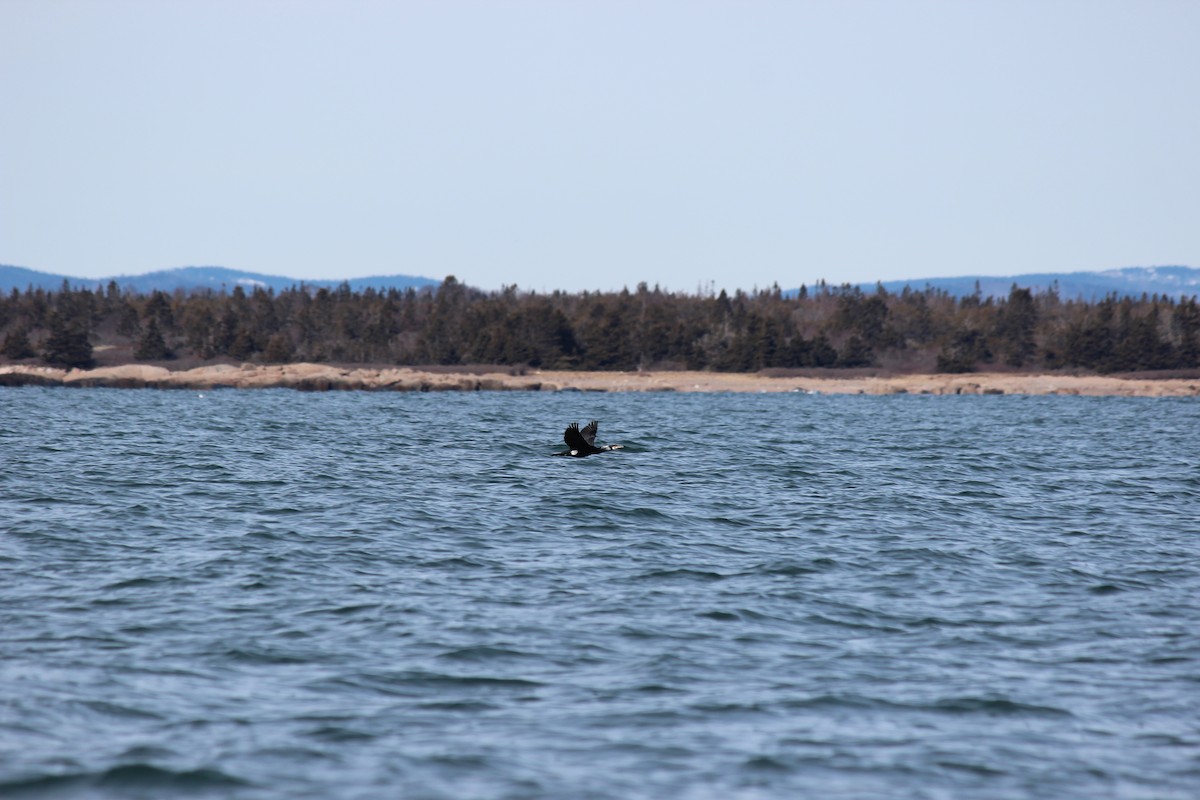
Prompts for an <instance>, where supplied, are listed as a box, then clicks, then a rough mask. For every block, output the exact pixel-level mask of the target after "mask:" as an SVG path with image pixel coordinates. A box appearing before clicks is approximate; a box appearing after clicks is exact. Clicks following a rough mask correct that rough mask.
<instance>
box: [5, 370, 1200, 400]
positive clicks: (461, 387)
mask: <svg viewBox="0 0 1200 800" xmlns="http://www.w3.org/2000/svg"><path fill="white" fill-rule="evenodd" d="M0 386H66V387H105V388H119V389H143V388H145V389H194V390H210V389H223V388H230V389H275V388H286V389H296V390H300V391H334V390H363V391H396V392H434V391H467V392H471V391H585V392H624V391H634V392H812V393H823V394H825V393H827V394H870V395H882V394H936V395H946V394H1030V395H1053V394H1058V395H1088V396H1122V397H1200V378H1186V379H1178V378H1175V379H1162V380H1157V379H1140V378H1122V377H1111V376H1099V375H1060V374H1011V373H968V374H962V375H898V376H890V377H847V378H828V377H793V376H784V377H776V376H768V375H763V374H744V373H721V372H562V371H551V370H531V371H529V372H527V373H525V374H509V373H503V372H493V373H484V374H478V375H476V374H464V373H441V372H426V371H421V370H414V369H407V368H395V369H344V368H339V367H334V366H330V365H327V364H282V365H269V366H264V365H257V364H243V365H241V366H240V367H238V366H231V365H228V364H218V365H212V366H203V367H197V368H195V369H188V370H168V369H165V368H163V367H157V366H149V365H145V364H125V365H121V366H116V367H102V368H99V369H92V370H75V369H73V370H63V369H55V368H52V367H37V366H26V365H10V366H5V367H0Z"/></svg>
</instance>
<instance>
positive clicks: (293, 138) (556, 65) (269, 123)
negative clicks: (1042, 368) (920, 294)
mask: <svg viewBox="0 0 1200 800" xmlns="http://www.w3.org/2000/svg"><path fill="white" fill-rule="evenodd" d="M1198 43H1200V2H1195V1H1194V0H1181V1H1180V2H1153V0H1137V1H1135V2H1104V1H1103V0H1086V1H1081V2H1065V1H1060V0H1038V1H1037V2H1021V1H1020V0H1004V1H1003V2H999V1H998V2H986V1H985V2H971V1H970V0H962V2H949V1H945V2H903V1H901V0H896V1H895V2H855V1H854V0H828V1H827V2H816V1H815V0H814V1H813V2H803V1H802V0H791V1H790V2H754V1H753V0H740V1H738V2H733V1H732V0H731V1H730V2H699V1H696V0H688V1H687V2H682V1H681V2H654V0H638V2H628V3H624V2H613V1H612V0H605V1H604V2H583V1H582V0H580V1H579V2H570V1H569V0H568V1H563V0H557V1H555V2H550V1H549V0H546V2H504V1H502V0H478V1H477V2H454V0H437V1H436V2H410V1H408V0H389V1H388V2H346V1H345V0H339V2H317V1H316V0H308V1H307V2H305V1H304V0H288V1H287V2H284V1H283V0H279V1H278V2H270V1H268V0H232V1H230V2H224V1H223V0H203V2H199V1H198V2H163V1H162V0H0V112H2V120H3V122H2V124H0V263H7V264H15V265H19V266H26V267H31V268H34V269H40V270H46V271H51V272H62V273H66V274H69V275H76V276H80V277H101V276H105V275H111V274H119V273H140V272H146V271H150V270H155V269H164V268H170V267H178V266H187V265H220V266H226V267H233V268H237V269H245V270H251V271H256V272H266V273H272V274H280V275H288V276H292V277H297V278H310V279H316V278H335V279H336V278H343V277H357V276H365V275H374V274H390V273H407V274H417V275H425V276H429V277H433V278H441V277H443V276H445V275H447V274H454V275H456V276H457V277H458V278H459V280H462V281H465V282H467V283H470V284H473V285H476V286H480V287H483V288H498V287H500V286H501V285H503V284H513V283H515V284H517V285H518V286H520V287H522V288H528V289H537V290H543V289H566V290H571V291H577V290H580V289H619V288H621V286H623V285H628V286H629V287H630V288H633V287H634V286H635V285H636V284H637V283H638V282H639V281H643V280H644V281H647V282H648V283H650V284H651V285H653V284H654V283H659V284H661V285H662V286H663V287H664V288H669V289H674V290H684V291H694V290H695V289H696V288H697V286H699V285H701V284H703V285H705V286H706V287H707V285H708V284H709V282H710V281H711V282H714V283H715V286H716V287H717V288H728V289H733V288H745V289H750V288H753V287H755V286H759V287H764V286H769V285H770V284H772V283H774V282H778V283H779V284H780V285H781V286H783V287H785V288H788V287H794V286H798V285H799V284H801V283H810V284H811V283H812V282H814V281H816V280H817V279H820V278H824V279H826V280H828V281H830V282H832V283H841V282H843V281H854V282H857V281H873V280H887V279H894V278H919V277H929V276H939V275H959V274H993V275H1001V274H1003V275H1007V274H1016V273H1022V272H1034V271H1075V270H1092V269H1109V268H1114V267H1121V266H1134V265H1163V264H1188V265H1193V266H1197V265H1200V46H1198Z"/></svg>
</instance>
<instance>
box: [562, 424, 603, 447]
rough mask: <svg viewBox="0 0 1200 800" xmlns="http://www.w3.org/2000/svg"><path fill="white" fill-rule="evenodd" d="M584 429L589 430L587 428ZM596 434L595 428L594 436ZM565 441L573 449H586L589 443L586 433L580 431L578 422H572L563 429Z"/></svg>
mask: <svg viewBox="0 0 1200 800" xmlns="http://www.w3.org/2000/svg"><path fill="white" fill-rule="evenodd" d="M589 427H590V426H589ZM584 430H587V428H585V429H584ZM595 435H596V432H595V431H594V430H593V431H592V436H595ZM563 441H564V442H566V443H567V447H569V448H571V449H572V450H586V449H587V446H588V444H589V442H588V440H587V439H585V438H584V435H583V434H582V433H580V432H579V423H578V422H572V423H571V424H570V425H568V426H567V429H566V430H565V431H563Z"/></svg>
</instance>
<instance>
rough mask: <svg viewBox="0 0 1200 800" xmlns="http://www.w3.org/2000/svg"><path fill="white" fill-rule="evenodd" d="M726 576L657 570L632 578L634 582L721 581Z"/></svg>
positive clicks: (684, 569)
mask: <svg viewBox="0 0 1200 800" xmlns="http://www.w3.org/2000/svg"><path fill="white" fill-rule="evenodd" d="M727 577H728V576H727V575H722V574H721V573H719V572H708V571H707V570H700V569H686V568H683V569H658V570H652V571H650V572H643V573H641V574H639V575H635V576H633V580H636V581H664V580H665V581H705V582H710V581H723V580H725V578H727Z"/></svg>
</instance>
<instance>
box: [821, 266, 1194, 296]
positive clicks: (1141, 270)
mask: <svg viewBox="0 0 1200 800" xmlns="http://www.w3.org/2000/svg"><path fill="white" fill-rule="evenodd" d="M882 283H883V288H884V289H886V290H887V291H888V292H891V293H898V292H902V291H904V287H905V286H908V287H911V288H912V289H913V290H914V291H921V290H923V289H924V288H925V287H926V286H932V287H933V288H935V289H941V290H943V291H945V292H947V293H948V294H950V295H951V296H953V297H966V296H968V295H971V294H974V293H975V288H976V283H978V286H979V291H980V293H981V294H982V295H983V296H984V297H989V296H991V297H1006V296H1008V293H1009V290H1011V289H1012V286H1013V284H1014V283H1015V284H1016V285H1017V286H1019V287H1021V288H1022V289H1033V290H1034V292H1035V293H1036V292H1043V291H1046V290H1047V289H1049V288H1051V287H1057V289H1058V295H1059V297H1061V298H1062V299H1064V300H1079V299H1082V300H1087V301H1091V300H1100V299H1102V298H1104V297H1105V296H1106V295H1108V294H1110V293H1113V292H1115V293H1116V294H1117V295H1119V296H1122V297H1124V296H1132V297H1141V296H1142V294H1148V295H1154V294H1160V295H1169V296H1172V297H1180V296H1184V297H1191V296H1192V295H1200V269H1196V268H1194V267H1125V268H1123V269H1113V270H1106V271H1104V272H1042V273H1032V274H1028V275H1013V276H1008V277H999V278H998V277H995V276H983V275H967V276H964V277H959V278H922V279H916V280H903V281H883V282H882ZM859 286H860V287H861V288H862V290H863V291H864V292H867V291H874V290H875V286H876V284H874V283H863V284H859ZM809 288H810V289H811V287H809Z"/></svg>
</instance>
